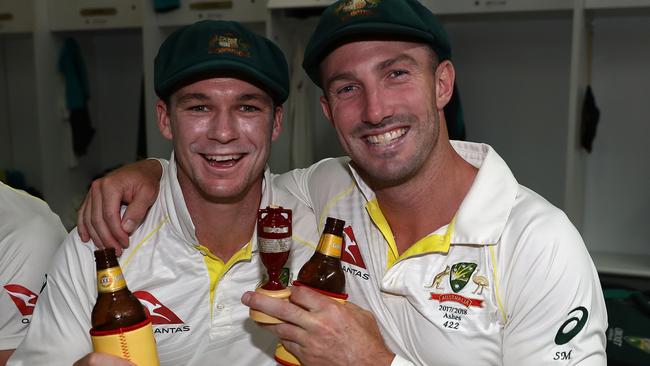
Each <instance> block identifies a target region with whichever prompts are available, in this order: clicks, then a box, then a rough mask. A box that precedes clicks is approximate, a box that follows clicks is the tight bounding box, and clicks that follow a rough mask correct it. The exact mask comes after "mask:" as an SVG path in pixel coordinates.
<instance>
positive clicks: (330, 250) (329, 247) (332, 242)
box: [316, 234, 343, 258]
mask: <svg viewBox="0 0 650 366" xmlns="http://www.w3.org/2000/svg"><path fill="white" fill-rule="evenodd" d="M342 243H343V239H342V238H341V237H340V236H336V235H332V234H323V235H321V237H320V241H319V242H318V247H317V248H316V250H317V251H319V252H321V253H323V254H325V255H328V256H330V257H337V258H338V257H341V245H342Z"/></svg>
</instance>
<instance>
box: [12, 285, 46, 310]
mask: <svg viewBox="0 0 650 366" xmlns="http://www.w3.org/2000/svg"><path fill="white" fill-rule="evenodd" d="M5 290H6V291H7V293H8V294H9V297H10V298H11V300H12V301H13V302H14V304H16V307H18V311H20V313H21V314H22V315H23V316H27V315H32V313H33V312H34V307H35V306H36V300H38V295H36V294H35V293H33V292H31V291H30V290H28V289H26V288H25V287H23V286H21V285H15V284H9V285H5Z"/></svg>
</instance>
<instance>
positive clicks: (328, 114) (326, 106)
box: [320, 95, 334, 125]
mask: <svg viewBox="0 0 650 366" xmlns="http://www.w3.org/2000/svg"><path fill="white" fill-rule="evenodd" d="M320 107H321V108H322V109H323V114H324V115H325V118H327V120H328V121H330V123H331V124H332V125H334V120H332V110H331V109H330V102H329V100H327V98H326V97H325V96H324V95H321V97H320Z"/></svg>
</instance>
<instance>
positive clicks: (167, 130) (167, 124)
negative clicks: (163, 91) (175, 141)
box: [156, 99, 173, 140]
mask: <svg viewBox="0 0 650 366" xmlns="http://www.w3.org/2000/svg"><path fill="white" fill-rule="evenodd" d="M156 122H157V123H158V129H159V130H160V133H162V135H163V137H165V138H166V139H167V140H171V139H172V137H173V134H172V126H171V121H170V118H169V113H168V111H167V104H165V102H163V101H162V100H160V99H158V101H157V102H156Z"/></svg>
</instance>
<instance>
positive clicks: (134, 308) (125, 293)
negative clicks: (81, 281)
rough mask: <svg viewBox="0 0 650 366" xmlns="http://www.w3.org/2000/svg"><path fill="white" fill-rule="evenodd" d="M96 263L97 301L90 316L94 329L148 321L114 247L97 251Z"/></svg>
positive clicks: (127, 325)
mask: <svg viewBox="0 0 650 366" xmlns="http://www.w3.org/2000/svg"><path fill="white" fill-rule="evenodd" d="M95 262H96V265H97V302H96V303H95V307H94V308H93V312H92V315H91V318H90V320H91V323H92V326H93V329H95V330H113V329H119V328H125V327H129V326H131V325H135V324H138V323H142V322H143V321H145V320H147V313H146V312H145V310H144V307H142V304H141V303H140V300H138V298H137V297H135V296H134V295H133V294H132V293H131V291H129V288H128V287H126V281H125V280H124V275H123V274H122V269H121V268H120V265H119V264H118V263H117V257H116V256H115V249H112V248H111V249H101V250H97V251H95Z"/></svg>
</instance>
